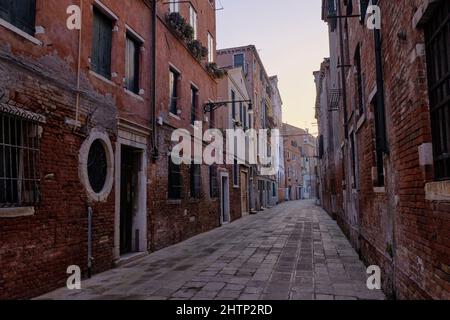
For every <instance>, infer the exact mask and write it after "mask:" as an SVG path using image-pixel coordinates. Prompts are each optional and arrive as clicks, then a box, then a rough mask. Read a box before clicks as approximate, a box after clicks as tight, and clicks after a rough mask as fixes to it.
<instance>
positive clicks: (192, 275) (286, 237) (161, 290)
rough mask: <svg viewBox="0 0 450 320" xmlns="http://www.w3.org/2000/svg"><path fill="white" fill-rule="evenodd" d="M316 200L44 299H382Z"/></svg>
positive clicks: (195, 240)
mask: <svg viewBox="0 0 450 320" xmlns="http://www.w3.org/2000/svg"><path fill="white" fill-rule="evenodd" d="M366 279H367V276H366V268H365V267H364V265H363V263H362V262H361V261H360V260H359V258H358V255H357V253H356V252H355V251H354V249H353V248H352V247H351V245H350V243H349V242H348V240H347V239H346V238H345V236H344V234H343V233H342V231H341V230H340V229H339V227H338V226H337V224H336V222H335V221H333V220H332V219H331V218H330V217H329V216H328V214H327V213H325V212H324V211H323V210H322V209H321V208H319V207H317V206H316V205H315V203H314V202H313V201H294V202H286V203H283V204H281V205H279V206H277V207H275V208H273V209H270V210H265V211H263V212H261V213H259V214H257V215H251V216H248V217H245V218H242V219H240V220H238V221H236V222H233V223H230V224H227V225H225V226H224V227H222V228H219V229H215V230H213V231H210V232H208V233H205V234H201V235H199V236H196V237H194V238H192V239H190V240H187V241H185V242H182V243H180V244H178V245H175V246H172V247H169V248H166V249H163V250H161V251H158V252H156V253H153V254H150V255H148V256H147V257H145V258H142V259H140V260H137V261H134V262H132V263H130V264H127V265H124V266H122V267H119V268H116V269H113V270H110V271H107V272H104V273H102V274H99V275H96V276H94V277H93V278H92V279H89V280H85V281H83V282H82V290H73V291H70V290H68V289H66V288H64V289H59V290H56V291H54V292H51V293H49V294H47V295H44V296H41V297H39V298H38V299H63V300H79V299H81V300H85V299H86V300H97V299H108V300H124V299H133V300H135V299H143V300H145V299H152V300H153V299H157V300H166V299H181V300H184V299H186V300H189V299H193V300H205V299H220V300H236V299H238V300H285V299H291V300H311V299H317V300H333V299H335V300H341V299H344V300H352V299H384V295H383V294H382V292H381V291H370V290H368V289H367V287H366Z"/></svg>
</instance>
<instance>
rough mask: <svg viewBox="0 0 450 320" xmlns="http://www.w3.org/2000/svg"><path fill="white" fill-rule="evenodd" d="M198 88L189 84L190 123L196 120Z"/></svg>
mask: <svg viewBox="0 0 450 320" xmlns="http://www.w3.org/2000/svg"><path fill="white" fill-rule="evenodd" d="M197 104H198V89H197V88H196V87H194V86H191V124H192V125H193V124H194V123H195V121H197Z"/></svg>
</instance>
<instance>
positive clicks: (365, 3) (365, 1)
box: [359, 0, 370, 21]
mask: <svg viewBox="0 0 450 320" xmlns="http://www.w3.org/2000/svg"><path fill="white" fill-rule="evenodd" d="M369 2H370V0H360V1H359V7H360V8H361V13H360V14H361V21H365V20H366V14H367V9H368V8H369Z"/></svg>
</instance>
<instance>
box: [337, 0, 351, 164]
mask: <svg viewBox="0 0 450 320" xmlns="http://www.w3.org/2000/svg"><path fill="white" fill-rule="evenodd" d="M337 9H338V16H341V14H342V13H341V11H342V10H341V1H339V3H338V8H337ZM338 20H339V47H340V55H341V59H340V60H341V61H340V62H341V82H342V99H343V108H344V132H345V140H347V138H348V123H347V120H348V113H347V86H346V84H345V52H344V32H343V30H342V19H338ZM344 160H345V159H344Z"/></svg>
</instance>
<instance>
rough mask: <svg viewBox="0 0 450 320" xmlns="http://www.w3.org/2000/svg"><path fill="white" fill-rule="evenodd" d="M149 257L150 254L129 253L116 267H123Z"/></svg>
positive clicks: (116, 263)
mask: <svg viewBox="0 0 450 320" xmlns="http://www.w3.org/2000/svg"><path fill="white" fill-rule="evenodd" d="M148 255H149V254H148V252H136V253H129V254H126V255H123V256H121V257H120V258H119V259H118V260H117V261H116V262H115V263H114V264H115V266H116V267H123V266H125V265H128V264H130V263H132V262H135V261H138V260H140V259H143V258H145V257H147V256H148Z"/></svg>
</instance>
